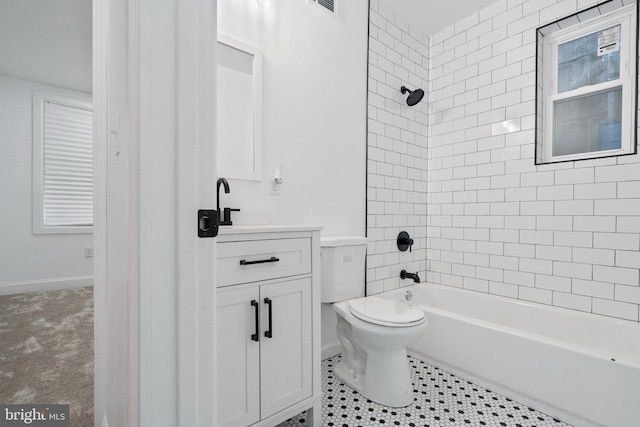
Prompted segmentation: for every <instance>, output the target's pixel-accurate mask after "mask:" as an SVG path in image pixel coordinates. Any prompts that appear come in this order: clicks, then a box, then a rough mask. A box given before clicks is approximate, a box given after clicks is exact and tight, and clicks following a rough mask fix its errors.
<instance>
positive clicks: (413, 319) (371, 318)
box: [349, 296, 424, 327]
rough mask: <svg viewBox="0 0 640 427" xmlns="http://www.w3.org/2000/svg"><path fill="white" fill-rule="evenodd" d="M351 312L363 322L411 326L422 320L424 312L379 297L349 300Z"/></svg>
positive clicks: (405, 304)
mask: <svg viewBox="0 0 640 427" xmlns="http://www.w3.org/2000/svg"><path fill="white" fill-rule="evenodd" d="M349 308H350V311H351V314H353V315H354V316H355V317H357V318H358V319H360V320H364V321H365V322H369V323H375V324H377V325H386V326H395V327H402V326H413V325H417V324H420V323H423V322H424V312H423V311H422V310H420V309H417V308H414V307H411V306H410V305H409V304H407V303H404V302H399V301H392V300H389V299H386V298H380V297H375V296H372V297H365V298H358V299H354V300H351V301H349Z"/></svg>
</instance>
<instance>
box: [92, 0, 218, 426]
mask: <svg viewBox="0 0 640 427" xmlns="http://www.w3.org/2000/svg"><path fill="white" fill-rule="evenodd" d="M216 15H217V1H216V0H168V1H166V2H157V0H93V46H94V48H93V76H94V78H93V80H94V83H93V92H94V93H93V96H94V123H95V130H94V136H95V147H96V150H95V152H96V153H95V209H94V211H95V220H94V223H95V225H94V249H95V250H94V282H95V287H94V290H95V302H94V308H95V344H94V354H95V410H94V422H95V425H96V426H100V427H107V425H111V426H112V427H113V426H132V427H133V426H138V425H140V426H146V425H153V423H154V420H155V421H157V420H162V422H163V424H164V425H179V426H185V427H187V426H189V427H190V426H197V427H209V426H214V425H215V423H216V421H215V417H214V414H215V391H216V390H215V389H216V387H215V384H216V373H215V363H214V362H213V360H214V359H213V358H214V355H215V324H214V320H215V307H216V301H215V283H214V280H215V239H199V238H198V237H197V232H196V231H197V221H196V213H197V210H198V209H215V208H216V206H215V205H214V203H215V202H214V198H213V197H214V191H215V177H216V171H215V164H216V163H215V62H214V49H215V44H216V34H217V22H216V19H217V16H216ZM158 35H163V37H162V38H159V37H157V36H158ZM164 35H167V37H168V39H169V46H167V49H165V46H164V45H163V43H166V40H165V38H164ZM163 62H164V63H166V64H170V66H168V67H164V68H157V67H156V68H154V65H156V64H158V63H163ZM172 89H173V90H172ZM162 114H166V116H165V117H164V118H166V117H169V121H171V126H172V127H171V130H173V132H169V134H168V135H167V134H162V135H158V133H155V134H154V131H156V130H155V129H156V126H157V127H159V128H163V129H164V128H166V126H167V123H166V120H163V116H162ZM156 132H157V131H156ZM158 136H160V137H161V138H163V140H162V146H161V147H160V148H159V150H160V152H157V151H154V150H155V149H156V147H155V146H154V144H156V143H157V142H158V141H157V140H156V139H155V137H158ZM150 153H153V154H152V155H151V156H150V155H149V154H150ZM158 159H160V161H161V162H162V163H165V164H166V165H170V172H169V173H167V170H166V169H163V168H162V167H155V168H154V165H153V164H152V163H153V161H156V160H158ZM160 166H162V165H160ZM167 183H169V186H168V188H167V185H166V184H167ZM162 192H168V193H167V194H169V196H168V197H162V198H155V196H156V195H157V194H159V193H162ZM158 207H160V208H161V209H162V210H161V212H160V213H159V214H158V215H149V212H152V211H154V209H157V208H158ZM143 219H144V220H143ZM167 219H169V220H168V221H167ZM157 230H162V233H165V234H164V235H163V237H162V239H158V234H157ZM167 236H169V237H167ZM158 242H160V245H157V243H158ZM154 245H155V246H154ZM156 249H157V251H156ZM158 277H160V278H161V279H162V285H161V286H158V283H157V279H158ZM154 280H155V283H154ZM158 324H160V325H161V327H162V328H164V329H163V330H166V331H167V333H158V328H159V326H158ZM158 350H160V351H158ZM158 384H162V385H168V386H167V387H157V385H158Z"/></svg>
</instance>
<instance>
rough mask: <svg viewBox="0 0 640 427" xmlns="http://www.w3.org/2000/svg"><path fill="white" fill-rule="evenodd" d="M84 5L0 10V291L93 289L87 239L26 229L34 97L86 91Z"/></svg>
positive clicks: (66, 1)
mask: <svg viewBox="0 0 640 427" xmlns="http://www.w3.org/2000/svg"><path fill="white" fill-rule="evenodd" d="M91 6H92V3H91V1H86V0H61V1H56V2H41V1H39V0H6V1H3V2H2V4H0V52H2V55H0V182H2V183H3V185H2V186H0V200H2V203H3V209H0V224H2V225H0V231H1V232H2V244H0V260H1V261H0V293H9V292H11V293H13V292H28V291H33V290H36V289H55V288H62V287H67V286H85V285H89V284H91V282H92V281H91V276H92V274H93V273H92V269H93V267H92V261H93V260H92V258H85V256H84V249H85V248H86V247H92V245H93V239H92V236H91V235H90V234H75V235H34V234H33V233H32V231H31V217H32V216H31V212H32V207H31V186H32V182H31V160H32V154H31V153H32V151H31V149H32V140H31V127H32V125H31V100H32V91H34V90H38V91H43V92H48V93H61V94H66V93H68V92H66V90H73V91H79V92H85V93H89V92H91V84H92V69H91V61H92V58H91V42H92V34H91V26H92V25H91V19H92V18H91V13H92V7H91Z"/></svg>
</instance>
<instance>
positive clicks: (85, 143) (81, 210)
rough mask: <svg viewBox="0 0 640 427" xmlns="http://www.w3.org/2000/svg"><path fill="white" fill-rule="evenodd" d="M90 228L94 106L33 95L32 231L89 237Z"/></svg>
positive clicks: (91, 214)
mask: <svg viewBox="0 0 640 427" xmlns="http://www.w3.org/2000/svg"><path fill="white" fill-rule="evenodd" d="M92 226H93V113H92V109H91V104H90V103H88V102H85V101H83V100H75V99H73V98H62V97H57V96H47V95H44V94H34V231H35V232H42V233H51V232H52V233H66V232H90V231H91V227H92Z"/></svg>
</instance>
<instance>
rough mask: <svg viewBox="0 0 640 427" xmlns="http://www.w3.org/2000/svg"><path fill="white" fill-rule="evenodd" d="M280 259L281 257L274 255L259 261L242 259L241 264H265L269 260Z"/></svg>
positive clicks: (275, 260) (276, 260)
mask: <svg viewBox="0 0 640 427" xmlns="http://www.w3.org/2000/svg"><path fill="white" fill-rule="evenodd" d="M278 261H280V258H276V257H274V256H272V257H271V258H269V259H259V260H257V261H247V260H246V259H241V260H240V265H252V264H265V263H267V262H278Z"/></svg>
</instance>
